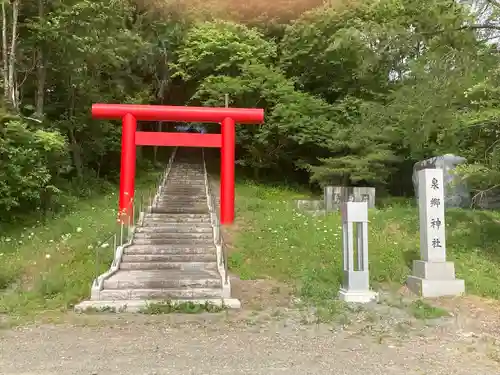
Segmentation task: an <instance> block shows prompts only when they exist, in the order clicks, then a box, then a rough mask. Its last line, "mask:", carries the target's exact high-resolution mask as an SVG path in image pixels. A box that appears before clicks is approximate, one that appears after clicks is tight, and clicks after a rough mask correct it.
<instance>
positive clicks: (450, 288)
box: [407, 169, 465, 297]
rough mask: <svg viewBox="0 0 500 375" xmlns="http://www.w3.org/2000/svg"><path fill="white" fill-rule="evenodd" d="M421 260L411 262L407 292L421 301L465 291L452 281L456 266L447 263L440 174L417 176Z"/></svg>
mask: <svg viewBox="0 0 500 375" xmlns="http://www.w3.org/2000/svg"><path fill="white" fill-rule="evenodd" d="M418 189H419V217H420V256H421V260H415V261H414V262H413V275H412V276H410V277H408V280H407V285H408V288H409V289H410V290H411V291H412V292H414V293H415V294H418V295H420V296H422V297H442V296H455V295H459V294H462V293H463V292H464V291H465V283H464V281H463V280H458V279H456V278H455V265H454V264H453V262H447V261H446V235H445V220H444V184H443V170H441V169H423V170H421V171H419V172H418Z"/></svg>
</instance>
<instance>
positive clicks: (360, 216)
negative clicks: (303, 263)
mask: <svg viewBox="0 0 500 375" xmlns="http://www.w3.org/2000/svg"><path fill="white" fill-rule="evenodd" d="M341 211H342V250H343V252H342V258H343V264H344V267H343V268H344V278H343V283H342V288H341V289H340V291H339V298H340V299H341V300H343V301H346V302H357V303H367V302H370V301H373V300H376V299H377V296H378V295H377V293H375V292H373V291H371V290H370V278H369V274H368V202H344V203H342V204H341ZM354 226H356V232H357V233H356V242H357V244H356V249H357V257H356V258H355V257H354Z"/></svg>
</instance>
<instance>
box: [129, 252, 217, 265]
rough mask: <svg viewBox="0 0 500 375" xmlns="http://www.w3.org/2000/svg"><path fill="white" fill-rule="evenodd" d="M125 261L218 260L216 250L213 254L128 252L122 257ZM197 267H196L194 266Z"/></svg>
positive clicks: (177, 261)
mask: <svg viewBox="0 0 500 375" xmlns="http://www.w3.org/2000/svg"><path fill="white" fill-rule="evenodd" d="M122 262H123V263H147V262H173V263H181V262H195V263H205V262H212V263H215V262H217V255H216V254H215V251H213V253H212V254H133V255H131V254H127V253H125V254H124V255H123V258H122ZM194 268H196V267H194Z"/></svg>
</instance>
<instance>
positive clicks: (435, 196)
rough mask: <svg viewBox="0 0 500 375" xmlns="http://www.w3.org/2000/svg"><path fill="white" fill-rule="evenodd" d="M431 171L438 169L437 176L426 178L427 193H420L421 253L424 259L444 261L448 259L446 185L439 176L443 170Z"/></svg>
mask: <svg viewBox="0 0 500 375" xmlns="http://www.w3.org/2000/svg"><path fill="white" fill-rule="evenodd" d="M424 171H425V170H424ZM427 171H429V170H427ZM430 171H436V172H435V173H432V175H436V176H434V177H430V178H429V179H425V180H426V181H425V185H424V184H422V186H421V187H422V188H425V193H424V194H422V195H420V194H419V196H420V197H421V201H420V204H419V215H420V254H421V255H422V260H426V261H437V262H444V261H446V236H445V226H444V204H443V203H444V186H443V179H442V177H441V178H440V176H439V175H440V174H441V175H442V171H439V170H437V169H430ZM422 190H423V189H422Z"/></svg>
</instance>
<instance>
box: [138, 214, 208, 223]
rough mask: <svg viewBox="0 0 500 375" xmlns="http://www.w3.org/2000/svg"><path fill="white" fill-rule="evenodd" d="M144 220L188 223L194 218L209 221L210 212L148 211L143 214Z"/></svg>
mask: <svg viewBox="0 0 500 375" xmlns="http://www.w3.org/2000/svg"><path fill="white" fill-rule="evenodd" d="M144 220H145V221H148V222H149V221H161V222H164V223H190V222H193V221H194V220H200V222H210V214H208V213H204V214H182V213H178V214H151V213H148V214H146V215H145V216H144Z"/></svg>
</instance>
